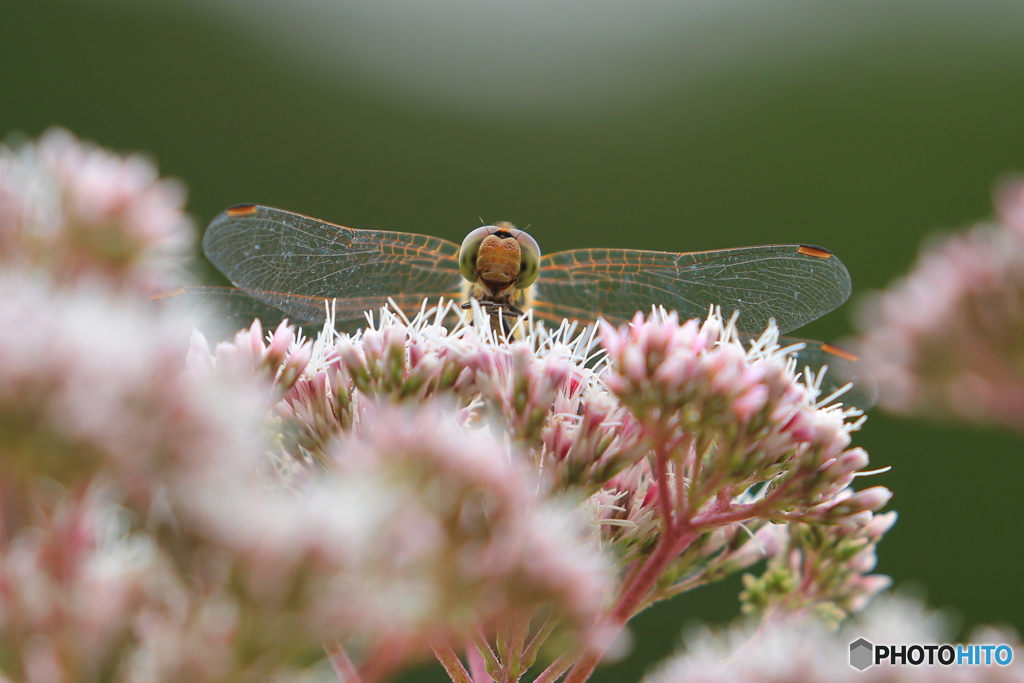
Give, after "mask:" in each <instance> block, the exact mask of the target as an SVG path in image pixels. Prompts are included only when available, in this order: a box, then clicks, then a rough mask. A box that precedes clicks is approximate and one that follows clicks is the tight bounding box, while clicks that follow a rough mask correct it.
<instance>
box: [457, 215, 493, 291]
mask: <svg viewBox="0 0 1024 683" xmlns="http://www.w3.org/2000/svg"><path fill="white" fill-rule="evenodd" d="M495 230H496V228H495V227H494V226H493V225H484V226H482V227H479V228H477V229H476V230H474V231H472V232H471V233H469V234H468V235H466V239H464V240H462V246H461V247H459V271H460V272H461V273H462V277H464V278H466V279H467V280H469V281H470V282H476V258H477V256H478V255H479V254H480V245H481V244H483V241H484V238H485V237H487V236H488V235H490V234H491V233H492V232H494V231H495Z"/></svg>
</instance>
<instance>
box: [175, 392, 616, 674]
mask: <svg viewBox="0 0 1024 683" xmlns="http://www.w3.org/2000/svg"><path fill="white" fill-rule="evenodd" d="M326 453H327V455H328V457H329V460H328V461H327V463H326V464H327V465H328V469H327V471H326V472H324V473H323V474H322V476H319V477H316V478H306V479H304V480H303V481H301V482H299V483H297V484H296V485H295V486H294V488H293V490H291V491H287V492H284V491H278V492H273V491H267V490H265V489H263V488H260V487H253V486H245V485H243V483H242V482H239V485H237V486H228V487H221V488H219V489H216V490H212V489H204V490H195V491H193V493H192V500H193V505H192V506H190V510H191V511H192V514H194V515H195V517H194V518H193V519H194V523H195V524H196V525H197V527H196V528H197V529H198V530H199V532H200V533H201V534H202V535H203V536H204V537H206V538H208V539H210V540H211V541H213V542H215V543H216V544H217V545H219V546H222V547H224V548H227V549H229V550H230V551H231V553H232V555H234V556H235V557H237V558H240V560H241V562H242V565H241V568H242V569H244V571H243V573H242V576H244V577H245V587H246V591H247V595H248V596H249V599H251V600H253V601H255V602H256V604H260V605H262V606H263V607H262V608H263V609H266V610H268V612H270V613H274V612H279V613H281V612H283V613H288V612H294V615H295V616H294V620H295V624H296V625H297V626H300V627H301V628H302V629H303V632H304V633H305V634H306V636H307V637H308V638H334V637H341V638H344V639H348V640H350V641H353V642H354V643H356V648H357V649H358V650H361V651H363V652H364V654H365V653H370V654H372V653H373V652H374V651H375V649H376V648H386V647H392V648H393V647H395V644H396V643H402V647H401V648H400V649H401V650H402V651H403V652H405V653H407V654H416V653H417V652H418V651H420V650H422V648H423V647H424V646H425V645H426V644H427V643H428V642H431V641H432V640H433V639H436V638H438V637H446V636H447V637H452V636H458V637H459V639H460V640H461V638H464V637H469V636H470V635H472V634H473V633H475V631H476V629H479V628H484V629H485V630H487V631H491V630H493V629H494V628H495V627H497V626H498V625H501V624H507V623H509V622H510V621H511V620H517V619H529V618H530V617H532V616H533V615H534V613H535V612H536V611H537V610H538V609H540V608H542V607H543V608H548V609H553V610H554V612H555V613H556V614H557V615H560V616H563V617H566V618H567V619H568V620H569V622H570V623H572V624H575V626H576V627H577V628H580V627H585V626H588V625H589V624H590V623H592V622H593V621H594V619H595V618H596V617H597V615H598V614H599V612H600V610H601V609H602V607H603V605H604V599H605V597H606V594H607V593H608V592H609V590H610V583H609V582H610V580H611V572H610V567H609V565H608V563H607V562H606V561H605V559H604V558H603V556H602V555H601V553H600V551H599V549H598V547H597V546H596V544H594V543H593V542H592V541H588V540H587V537H586V536H587V535H586V533H585V531H586V529H585V525H583V524H582V520H580V519H578V518H576V517H575V516H574V513H571V512H570V511H569V510H566V509H563V508H561V507H559V506H557V505H553V504H551V503H549V502H545V501H543V500H540V499H538V498H537V495H536V492H537V483H536V481H535V479H534V478H533V477H532V476H531V475H530V474H529V472H528V471H527V469H526V468H525V467H524V466H523V464H522V463H521V462H518V463H517V461H516V459H515V458H513V457H512V456H511V455H510V453H509V452H508V449H507V446H505V445H503V444H502V443H500V442H498V441H495V440H494V439H492V438H491V437H489V436H486V435H485V434H483V433H475V434H469V435H467V434H466V433H465V432H464V431H463V430H461V429H460V428H459V427H458V426H457V425H456V424H455V422H454V421H453V419H452V416H451V414H450V413H446V412H443V411H441V410H440V409H439V408H438V407H437V406H435V405H433V403H432V402H428V403H426V404H425V405H422V406H421V407H419V408H418V409H413V408H411V407H407V408H397V407H389V406H386V405H383V406H373V405H371V404H369V403H366V404H364V406H363V410H361V411H360V414H359V420H358V423H357V426H355V427H354V428H353V431H352V432H351V433H349V434H347V435H345V436H344V437H343V438H341V439H339V440H337V441H336V442H334V443H332V444H331V445H330V447H329V448H328V449H327V451H326Z"/></svg>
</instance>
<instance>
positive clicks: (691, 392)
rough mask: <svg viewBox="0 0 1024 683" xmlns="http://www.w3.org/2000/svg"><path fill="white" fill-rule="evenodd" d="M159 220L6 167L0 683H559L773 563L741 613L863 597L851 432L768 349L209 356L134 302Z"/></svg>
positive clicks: (132, 198) (700, 331)
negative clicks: (653, 614) (424, 675)
mask: <svg viewBox="0 0 1024 683" xmlns="http://www.w3.org/2000/svg"><path fill="white" fill-rule="evenodd" d="M182 199H183V195H181V193H180V192H178V191H177V190H176V189H175V186H173V185H170V184H168V183H167V182H166V181H163V180H159V179H157V177H156V174H155V171H154V170H153V168H152V166H151V165H149V164H148V162H143V161H141V160H139V159H138V158H136V157H128V158H122V157H119V156H116V155H113V154H110V153H108V152H105V151H102V150H98V149H95V148H92V147H90V146H88V145H84V144H82V143H79V142H77V141H75V140H74V139H73V138H71V137H70V136H69V135H68V134H66V133H63V132H52V133H48V134H47V135H46V136H45V137H44V139H43V140H42V141H40V142H39V143H38V144H36V145H28V144H27V145H24V146H22V147H20V148H19V149H18V150H17V151H11V150H4V151H3V152H0V261H2V262H3V263H4V265H5V272H4V273H3V274H2V275H0V318H3V319H4V320H6V321H9V323H10V324H7V325H5V326H4V329H3V330H2V331H0V448H2V450H3V455H4V457H3V458H2V460H0V475H2V476H0V482H2V483H0V652H2V653H3V654H4V656H3V657H2V658H0V659H2V660H3V661H2V662H0V667H4V669H3V671H2V672H0V673H2V675H4V676H6V677H8V678H12V679H16V680H33V681H35V680H62V679H76V680H77V679H81V680H95V679H97V678H107V679H110V680H118V681H120V680H126V681H135V680H138V681H151V680H171V679H187V680H196V681H210V682H211V683H212V682H214V681H227V680H241V679H259V680H276V679H278V678H283V677H287V676H288V675H291V674H292V673H294V672H299V674H302V675H306V674H310V673H311V672H312V669H309V668H308V666H309V663H310V662H313V661H315V660H316V659H317V658H318V657H319V656H321V655H322V653H323V652H324V649H323V648H324V645H325V644H326V645H327V648H326V651H327V654H328V656H329V658H330V661H331V663H332V664H333V665H334V666H335V668H336V669H337V671H338V672H339V673H340V675H341V676H342V677H343V679H345V680H346V682H347V683H356V681H363V682H365V683H372V682H373V681H378V680H383V679H385V678H387V677H388V676H390V675H391V674H393V673H395V672H396V671H397V670H399V669H400V668H402V667H404V666H406V665H407V664H408V663H409V662H413V661H416V660H417V658H419V657H421V656H423V655H424V654H425V653H426V652H427V651H428V650H430V649H432V650H433V651H434V653H435V654H436V655H437V657H438V658H439V659H440V660H441V662H442V663H443V665H444V666H445V668H446V670H447V671H448V672H449V674H450V675H451V677H452V678H453V680H455V681H459V683H468V682H469V681H473V683H493V682H494V681H500V682H501V683H511V682H512V681H516V680H519V679H520V678H521V677H522V676H523V675H524V674H525V673H526V672H527V671H528V670H529V669H530V668H531V667H532V666H533V665H534V664H535V662H536V661H538V660H539V659H543V658H544V657H545V654H544V653H545V648H554V649H555V651H556V655H558V656H555V657H554V658H553V661H548V662H547V663H546V666H547V668H546V669H545V670H544V671H543V672H541V673H540V674H539V677H538V678H537V679H536V680H537V681H540V682H541V683H553V681H555V680H557V679H558V678H559V677H560V676H561V675H563V674H567V679H566V680H567V681H568V683H582V681H584V680H586V679H587V678H588V677H589V675H590V673H591V672H592V671H593V668H594V667H595V666H596V665H597V664H598V662H600V660H601V658H602V657H603V656H604V654H605V653H606V652H607V651H608V649H609V648H610V647H611V646H612V644H613V642H615V640H616V639H617V637H618V636H619V634H620V633H621V631H622V629H623V628H624V626H625V624H626V623H627V622H628V620H629V619H630V618H632V617H633V616H634V615H635V614H636V613H637V612H639V611H640V610H642V609H644V608H645V607H646V606H648V605H650V604H652V603H654V602H657V601H659V600H663V599H666V598H669V597H671V596H672V595H674V594H677V593H679V592H682V591H685V590H689V589H692V588H694V587H696V586H699V585H702V584H704V583H708V582H710V581H714V580H717V579H720V578H722V577H724V576H728V575H730V574H733V573H735V572H739V571H742V570H744V569H747V568H749V567H751V566H752V565H753V564H754V563H755V562H757V561H758V560H759V559H762V558H765V557H767V558H768V559H769V563H768V568H767V569H766V574H765V576H764V577H762V578H760V579H755V578H750V579H748V580H747V583H748V585H747V592H746V600H747V604H749V605H750V606H751V609H752V610H753V611H759V612H762V613H765V614H771V615H777V614H780V613H806V612H815V613H821V612H822V611H828V610H831V612H830V614H832V616H834V617H835V618H837V619H838V618H840V617H842V616H845V615H846V614H848V613H850V612H853V611H856V610H857V609H859V608H860V607H862V606H863V605H864V604H865V603H866V602H867V601H868V600H869V599H870V598H871V597H872V596H873V595H874V594H875V593H877V592H878V591H879V590H881V589H882V588H883V587H884V586H885V585H886V580H885V579H884V577H874V576H871V575H870V574H869V573H868V572H870V571H871V570H872V569H873V566H874V547H875V545H876V544H877V542H878V540H879V538H880V537H881V536H882V534H883V533H884V532H885V530H886V529H887V528H888V526H890V525H891V523H892V521H893V519H894V517H893V516H892V515H883V516H880V517H873V512H874V511H875V510H877V509H879V508H880V507H882V506H883V505H884V504H885V503H886V502H887V500H888V498H889V492H888V491H887V490H885V489H884V488H882V487H874V488H869V489H866V490H862V491H859V492H856V491H854V490H853V488H852V483H853V481H854V478H855V477H856V476H858V475H860V474H866V473H864V472H863V471H862V470H863V468H864V467H865V466H866V465H867V455H866V454H865V453H864V452H863V451H862V450H860V449H856V448H850V447H849V446H850V433H851V431H853V430H854V429H856V428H857V427H858V426H859V424H860V419H859V413H857V412H856V411H854V410H850V409H843V408H842V407H841V406H838V405H837V406H825V405H819V398H820V397H819V396H818V393H819V392H818V389H817V387H818V386H819V384H818V383H817V381H818V380H816V379H815V378H813V377H807V378H800V377H798V376H797V375H796V374H795V372H794V369H795V368H794V365H795V363H794V362H793V361H792V359H791V355H790V353H789V350H787V349H782V348H780V347H779V344H778V333H777V330H776V329H775V328H774V326H772V327H770V328H769V329H768V330H767V331H766V332H765V334H764V335H763V336H762V337H761V338H760V339H759V340H757V341H755V342H754V343H753V344H752V345H751V346H750V347H749V348H746V347H744V345H743V344H741V343H740V341H739V340H738V338H737V336H736V333H735V329H734V326H733V325H732V324H730V323H726V322H724V321H723V320H722V319H721V316H720V315H719V314H718V313H717V312H713V313H712V314H711V315H710V316H709V318H708V319H707V320H706V321H688V322H680V321H679V320H678V319H677V318H676V316H675V315H674V314H667V313H665V312H664V311H655V312H654V313H653V314H652V315H651V316H648V317H646V318H645V317H644V316H642V315H638V317H637V318H636V319H635V320H634V321H633V323H632V324H631V325H629V326H627V327H623V328H621V329H618V330H616V329H613V328H611V327H609V326H604V327H603V329H602V330H601V333H600V346H599V342H598V335H597V332H596V330H594V329H592V328H591V329H584V330H582V331H581V332H580V333H579V334H577V333H576V332H575V329H574V327H572V326H571V325H569V324H568V323H565V324H563V326H562V327H560V328H558V329H555V330H550V329H546V328H544V327H543V326H541V325H540V324H535V323H533V322H532V320H530V319H529V318H527V319H525V320H522V321H520V322H519V323H518V324H517V328H518V337H517V338H516V339H505V338H503V337H501V336H500V335H496V334H493V333H492V332H491V330H490V328H489V322H490V320H489V317H488V315H486V314H485V313H483V312H482V311H481V310H480V309H479V307H475V308H474V309H473V310H472V311H471V313H470V317H468V318H466V319H463V320H461V321H460V322H458V323H456V324H454V325H452V324H448V325H446V324H445V322H446V321H450V320H451V319H452V318H454V317H456V313H457V312H458V311H457V309H456V307H454V306H453V305H452V304H450V303H449V304H448V305H443V304H441V303H439V304H438V305H437V306H436V308H433V309H430V310H427V308H426V305H425V306H424V308H423V310H421V312H420V314H419V315H417V316H415V317H414V318H413V319H411V320H410V319H408V318H406V317H405V316H404V315H402V314H401V313H398V312H392V311H390V310H388V309H385V310H383V311H381V313H380V316H379V317H378V318H377V324H375V325H374V324H373V321H372V319H371V324H370V325H369V326H368V327H367V328H366V329H364V330H361V331H360V332H358V333H356V334H354V335H341V334H338V333H337V332H336V331H335V330H334V329H333V327H332V326H331V325H330V324H328V325H326V326H325V328H324V330H323V332H321V333H320V334H319V335H318V336H317V337H316V338H315V339H312V340H307V339H304V338H303V337H302V335H301V333H300V332H299V331H298V330H297V329H296V328H293V327H289V326H287V325H281V326H279V327H278V328H277V329H276V330H273V331H270V332H269V333H268V332H266V331H265V330H264V329H263V328H262V326H261V325H260V323H259V321H255V322H254V323H253V324H252V325H251V326H250V327H249V328H248V329H246V330H242V331H241V332H239V333H237V334H236V335H235V337H234V338H233V340H232V341H230V342H227V343H222V344H219V345H217V346H216V347H214V348H212V349H211V348H210V346H209V345H208V344H207V343H206V341H205V338H204V337H203V336H202V335H201V334H200V333H198V332H194V331H193V330H192V329H191V324H189V323H187V322H186V318H183V317H180V316H179V315H178V314H177V313H175V312H174V311H173V310H170V309H167V310H162V311H153V310H150V308H149V306H148V305H147V302H145V300H144V299H142V298H141V297H140V296H139V294H140V293H147V292H149V291H151V288H152V287H155V286H157V285H158V284H159V283H162V282H164V281H165V279H166V277H167V276H168V274H169V273H170V268H169V264H170V261H168V260H167V258H166V257H167V256H168V255H170V254H172V253H176V251H177V250H178V249H179V248H180V246H181V244H182V242H183V236H184V235H185V233H186V232H187V220H186V219H185V218H184V214H183V213H182V212H181V202H182ZM819 379H820V378H819ZM348 653H351V658H350V656H349V654H348ZM567 672H568V673H567Z"/></svg>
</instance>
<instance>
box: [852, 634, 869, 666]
mask: <svg viewBox="0 0 1024 683" xmlns="http://www.w3.org/2000/svg"><path fill="white" fill-rule="evenodd" d="M874 650H875V646H874V645H872V644H871V643H869V642H868V641H866V640H864V639H863V638H858V639H857V640H855V641H853V642H852V643H850V666H852V667H853V668H854V669H856V670H857V671H863V670H864V669H866V668H868V667H869V666H871V665H872V664H873V663H874V662H872V661H871V660H872V659H873V657H872V656H871V655H872V654H873V653H874Z"/></svg>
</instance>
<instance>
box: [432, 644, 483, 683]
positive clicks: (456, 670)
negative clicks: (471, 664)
mask: <svg viewBox="0 0 1024 683" xmlns="http://www.w3.org/2000/svg"><path fill="white" fill-rule="evenodd" d="M431 649H433V650H434V656H435V657H437V661H439V662H441V666H443V667H444V670H445V671H447V672H448V678H450V679H452V683H473V679H472V678H471V677H470V675H469V672H468V671H466V667H464V666H462V662H461V661H459V656H458V655H457V654H455V650H453V649H452V646H451V645H449V644H448V643H437V644H435V645H434V646H433V647H432V648H431Z"/></svg>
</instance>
